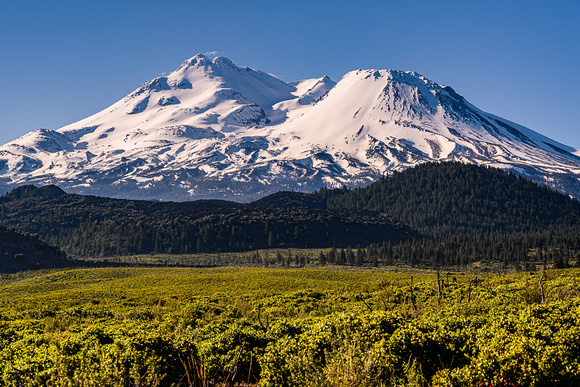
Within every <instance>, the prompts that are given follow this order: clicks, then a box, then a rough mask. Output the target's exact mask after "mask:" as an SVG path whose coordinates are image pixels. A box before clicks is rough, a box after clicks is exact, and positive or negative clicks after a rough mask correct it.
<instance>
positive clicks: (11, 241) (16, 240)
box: [0, 226, 72, 273]
mask: <svg viewBox="0 0 580 387" xmlns="http://www.w3.org/2000/svg"><path fill="white" fill-rule="evenodd" d="M71 265H72V262H71V261H70V260H68V259H67V258H66V254H65V253H64V252H62V251H61V250H60V249H59V248H58V247H55V246H50V245H48V244H46V243H44V242H43V241H41V240H39V239H38V237H36V236H32V235H29V234H25V233H20V232H17V231H15V230H11V229H9V228H6V227H4V226H0V272H2V273H6V272H17V271H23V270H34V269H48V268H56V267H66V266H71Z"/></svg>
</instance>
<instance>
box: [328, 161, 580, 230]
mask: <svg viewBox="0 0 580 387" xmlns="http://www.w3.org/2000/svg"><path fill="white" fill-rule="evenodd" d="M317 194H318V195H319V197H320V198H321V199H323V200H325V201H326V203H327V205H328V208H342V209H349V208H350V209H366V210H373V211H379V212H385V213H387V214H389V215H391V216H393V217H395V218H397V219H399V220H400V221H401V222H403V223H405V224H407V225H409V226H411V227H413V228H414V229H416V230H418V231H419V232H421V233H422V234H424V235H431V236H435V237H445V236H451V235H470V234H480V233H484V234H490V235H494V234H495V235H500V234H504V235H505V234H522V233H524V234H525V233H538V232H552V233H554V234H562V233H570V231H571V230H573V229H576V230H577V229H578V226H579V224H580V202H578V200H576V199H572V198H570V197H569V196H566V195H563V194H561V193H558V192H555V191H552V190H550V189H549V188H547V187H545V186H539V185H537V184H535V183H533V182H531V181H529V180H527V179H525V178H522V177H520V176H517V175H515V174H513V173H507V172H504V171H502V170H499V169H495V168H486V167H479V166H476V165H470V164H462V163H457V162H453V163H427V164H422V165H419V166H417V167H414V168H410V169H407V170H405V171H403V172H396V173H393V174H391V175H389V176H387V177H384V178H382V179H380V180H379V181H377V182H375V183H373V184H371V185H369V186H368V187H365V188H359V189H354V190H346V191H345V190H322V191H320V192H318V193H317Z"/></svg>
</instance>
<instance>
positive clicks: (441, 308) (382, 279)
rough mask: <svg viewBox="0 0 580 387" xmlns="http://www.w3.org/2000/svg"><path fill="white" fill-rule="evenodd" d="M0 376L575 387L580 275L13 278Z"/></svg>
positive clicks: (3, 319) (0, 308) (1, 287)
mask: <svg viewBox="0 0 580 387" xmlns="http://www.w3.org/2000/svg"><path fill="white" fill-rule="evenodd" d="M0 384H1V385H7V386H109V385H110V386H212V385H232V386H233V385H241V386H243V385H246V386H250V385H252V386H255V385H260V386H395V385H396V386H410V385H413V386H420V385H433V386H519V385H521V386H533V385H536V386H543V385H556V384H557V385H570V386H575V385H580V270H579V269H562V270H549V271H545V272H544V271H536V272H526V273H517V274H499V273H497V274H493V273H476V272H474V273H457V272H435V271H425V270H423V271H421V270H412V269H408V270H401V269H399V270H397V271H395V269H394V268H370V267H365V268H344V267H333V266H331V267H325V268H324V269H320V268H318V269H317V268H308V267H306V268H301V269H298V268H290V269H284V268H255V267H254V268H252V267H227V268H183V267H182V268H178V267H105V268H85V269H82V268H80V269H67V270H62V269H61V270H51V271H49V270H47V271H31V272H21V273H17V274H4V275H2V276H1V278H0Z"/></svg>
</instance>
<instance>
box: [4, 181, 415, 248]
mask: <svg viewBox="0 0 580 387" xmlns="http://www.w3.org/2000/svg"><path fill="white" fill-rule="evenodd" d="M41 190H42V189H41V188H34V187H32V188H31V187H26V188H24V187H22V188H19V189H17V190H14V191H12V192H10V193H8V194H7V195H5V196H3V197H2V198H0V222H1V223H2V224H4V225H7V226H10V227H14V228H17V229H19V230H23V231H26V232H29V233H38V234H39V235H40V236H41V237H42V238H43V239H45V240H47V241H49V242H50V243H53V244H56V245H58V246H61V247H62V248H63V249H65V250H66V251H67V252H68V253H70V254H73V255H78V256H113V255H126V254H138V253H151V252H159V253H175V254H180V253H193V252H215V251H243V250H249V249H256V248H285V247H300V248H304V247H329V246H333V245H335V246H337V247H347V246H352V247H355V246H357V245H361V246H362V245H367V244H370V243H378V242H383V241H385V240H387V241H391V242H392V243H393V244H396V243H398V242H399V241H401V240H406V239H408V238H410V237H416V236H418V235H417V233H415V232H414V231H412V230H410V229H409V228H408V227H406V226H403V225H401V224H399V222H397V221H395V220H394V219H392V218H391V217H388V216H386V215H383V214H378V213H376V212H373V211H368V210H346V211H345V210H342V209H333V210H325V209H315V208H308V206H310V207H316V206H320V204H321V203H322V204H323V202H322V200H321V199H319V198H318V197H316V196H314V195H308V194H297V198H294V197H293V196H292V195H289V193H280V194H279V195H273V196H272V197H269V198H266V199H264V200H263V201H260V202H259V203H257V204H256V203H251V204H249V205H242V204H239V203H234V202H226V201H217V200H215V201H211V200H202V201H194V202H183V203H177V202H153V201H143V200H123V199H110V198H104V197H96V196H83V195H76V194H64V195H60V196H55V197H47V196H46V195H40V194H39V191H41Z"/></svg>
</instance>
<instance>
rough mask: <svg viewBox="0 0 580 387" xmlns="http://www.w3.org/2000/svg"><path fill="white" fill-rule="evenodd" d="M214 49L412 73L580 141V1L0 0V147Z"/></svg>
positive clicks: (337, 73)
mask: <svg viewBox="0 0 580 387" xmlns="http://www.w3.org/2000/svg"><path fill="white" fill-rule="evenodd" d="M210 51H218V52H220V53H221V54H222V55H224V56H227V57H228V58H230V59H231V60H232V61H233V62H234V63H236V64H237V65H239V66H249V67H253V68H258V69H260V70H263V71H266V72H269V73H272V74H275V75H277V76H278V77H280V78H281V79H283V80H285V81H292V80H297V79H303V78H311V77H320V76H322V75H324V74H327V75H329V76H330V77H331V78H333V79H334V80H337V81H338V80H339V79H340V78H341V77H342V76H343V75H344V74H345V73H346V72H348V71H351V70H355V69H358V68H381V69H399V70H415V71H417V72H419V73H421V74H423V75H425V76H426V77H427V78H429V79H431V80H433V81H435V82H437V83H440V84H445V85H450V86H452V87H453V88H454V89H455V90H456V91H457V92H458V93H460V94H462V95H463V96H464V97H466V98H467V99H468V100H469V101H470V102H472V103H473V104H474V105H476V106H478V107H479V108H481V109H483V110H485V111H488V112H490V113H493V114H497V115H499V116H502V117H504V118H506V119H509V120H512V121H515V122H517V123H520V124H522V125H525V126H527V127H529V128H530V129H532V130H535V131H537V132H540V133H542V134H545V135H547V136H549V137H551V138H553V139H555V140H557V141H560V142H563V143H565V144H567V145H571V146H574V147H577V148H580V123H579V122H580V120H579V119H578V116H579V114H580V109H579V104H580V98H579V96H580V94H579V91H580V77H579V76H578V70H580V1H578V0H570V1H558V0H552V1H547V0H546V1H535V0H528V1H520V0H501V1H497V0H489V1H470V0H468V1H465V0H464V1H445V0H428V1H412V0H410V1H365V0H361V1H352V0H350V1H340V0H336V1H314V0H311V1H302V0H294V1H284V2H283V1H251V0H249V1H239V0H238V1H220V0H214V1H171V0H164V1H148V0H140V1H123V0H117V1H109V0H100V1H50V2H49V1H27V0H19V1H8V0H0V143H5V142H7V141H10V140H13V139H14V138H16V137H19V136H20V135H22V134H24V133H26V132H28V131H31V130H34V129H37V128H48V129H57V128H59V127H61V126H64V125H66V124H69V123H71V122H74V121H77V120H79V119H82V118H85V117H87V116H89V115H91V114H93V113H96V112H98V111H100V110H102V109H104V108H105V107H107V106H109V105H111V104H112V103H114V102H116V101H117V100H118V99H120V98H122V97H124V96H125V95H127V94H128V93H130V92H131V91H132V90H134V89H135V88H137V87H138V86H139V85H141V84H142V83H144V82H146V81H148V80H150V79H151V78H153V77H156V76H160V75H161V74H162V73H164V72H167V73H168V72H171V71H173V70H174V69H176V68H177V67H178V66H179V64H180V63H181V62H182V61H183V60H185V59H187V58H189V57H191V56H193V55H195V54H197V53H204V52H210Z"/></svg>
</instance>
